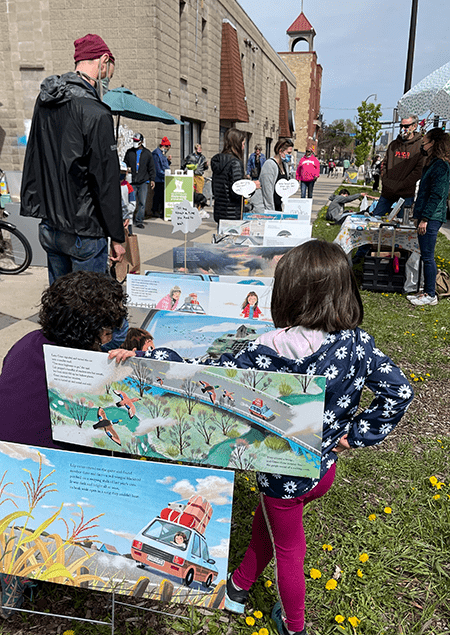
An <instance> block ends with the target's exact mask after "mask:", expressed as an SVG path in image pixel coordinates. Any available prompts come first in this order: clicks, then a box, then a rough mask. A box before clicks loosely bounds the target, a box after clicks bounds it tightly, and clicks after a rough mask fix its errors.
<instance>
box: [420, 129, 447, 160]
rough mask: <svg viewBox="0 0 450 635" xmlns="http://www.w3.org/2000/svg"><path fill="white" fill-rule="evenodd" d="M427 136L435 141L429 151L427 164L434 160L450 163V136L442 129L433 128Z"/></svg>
mask: <svg viewBox="0 0 450 635" xmlns="http://www.w3.org/2000/svg"><path fill="white" fill-rule="evenodd" d="M425 136H426V137H428V139H429V140H430V141H434V144H433V147H431V148H430V149H429V150H428V154H429V158H428V161H427V163H429V162H430V161H431V160H432V159H442V160H443V161H447V162H449V163H450V136H449V135H448V134H447V133H446V132H444V131H443V130H442V128H431V130H428V132H427V133H426V135H425Z"/></svg>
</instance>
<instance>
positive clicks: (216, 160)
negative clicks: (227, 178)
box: [211, 152, 239, 174]
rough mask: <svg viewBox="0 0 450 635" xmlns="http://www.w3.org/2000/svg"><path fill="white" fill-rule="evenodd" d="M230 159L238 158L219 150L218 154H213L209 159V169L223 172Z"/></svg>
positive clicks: (217, 172) (236, 159)
mask: <svg viewBox="0 0 450 635" xmlns="http://www.w3.org/2000/svg"><path fill="white" fill-rule="evenodd" d="M232 161H239V159H238V158H237V157H236V156H235V155H234V154H224V153H223V152H219V154H215V155H214V156H213V158H212V159H211V169H212V171H213V172H214V173H216V174H219V173H220V172H223V170H224V169H225V168H226V167H227V166H228V165H229V164H230V163H231V162H232Z"/></svg>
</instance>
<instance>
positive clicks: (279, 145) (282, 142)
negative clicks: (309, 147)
mask: <svg viewBox="0 0 450 635" xmlns="http://www.w3.org/2000/svg"><path fill="white" fill-rule="evenodd" d="M293 145H294V144H293V143H292V141H291V139H288V138H286V137H281V138H280V139H278V141H277V142H276V144H275V147H274V149H273V151H274V153H275V154H280V152H284V150H286V148H290V147H291V146H293Z"/></svg>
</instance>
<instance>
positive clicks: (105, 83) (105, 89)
mask: <svg viewBox="0 0 450 635" xmlns="http://www.w3.org/2000/svg"><path fill="white" fill-rule="evenodd" d="M101 84H102V93H103V96H104V95H105V93H107V92H108V90H109V77H104V78H103V79H102V81H101Z"/></svg>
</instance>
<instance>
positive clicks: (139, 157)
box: [124, 132, 156, 229]
mask: <svg viewBox="0 0 450 635" xmlns="http://www.w3.org/2000/svg"><path fill="white" fill-rule="evenodd" d="M124 161H125V163H126V164H127V165H128V167H130V168H131V185H132V186H133V188H134V191H135V193H136V210H137V211H136V223H135V224H136V227H139V229H143V228H144V218H145V204H146V202H147V192H148V185H149V184H150V187H151V188H152V190H153V189H154V187H155V178H156V171H155V163H154V161H153V155H152V153H151V152H150V150H147V148H146V147H144V137H143V136H142V135H141V133H140V132H138V133H136V134H135V135H134V136H133V147H132V148H129V149H128V150H127V151H126V153H125V158H124Z"/></svg>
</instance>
